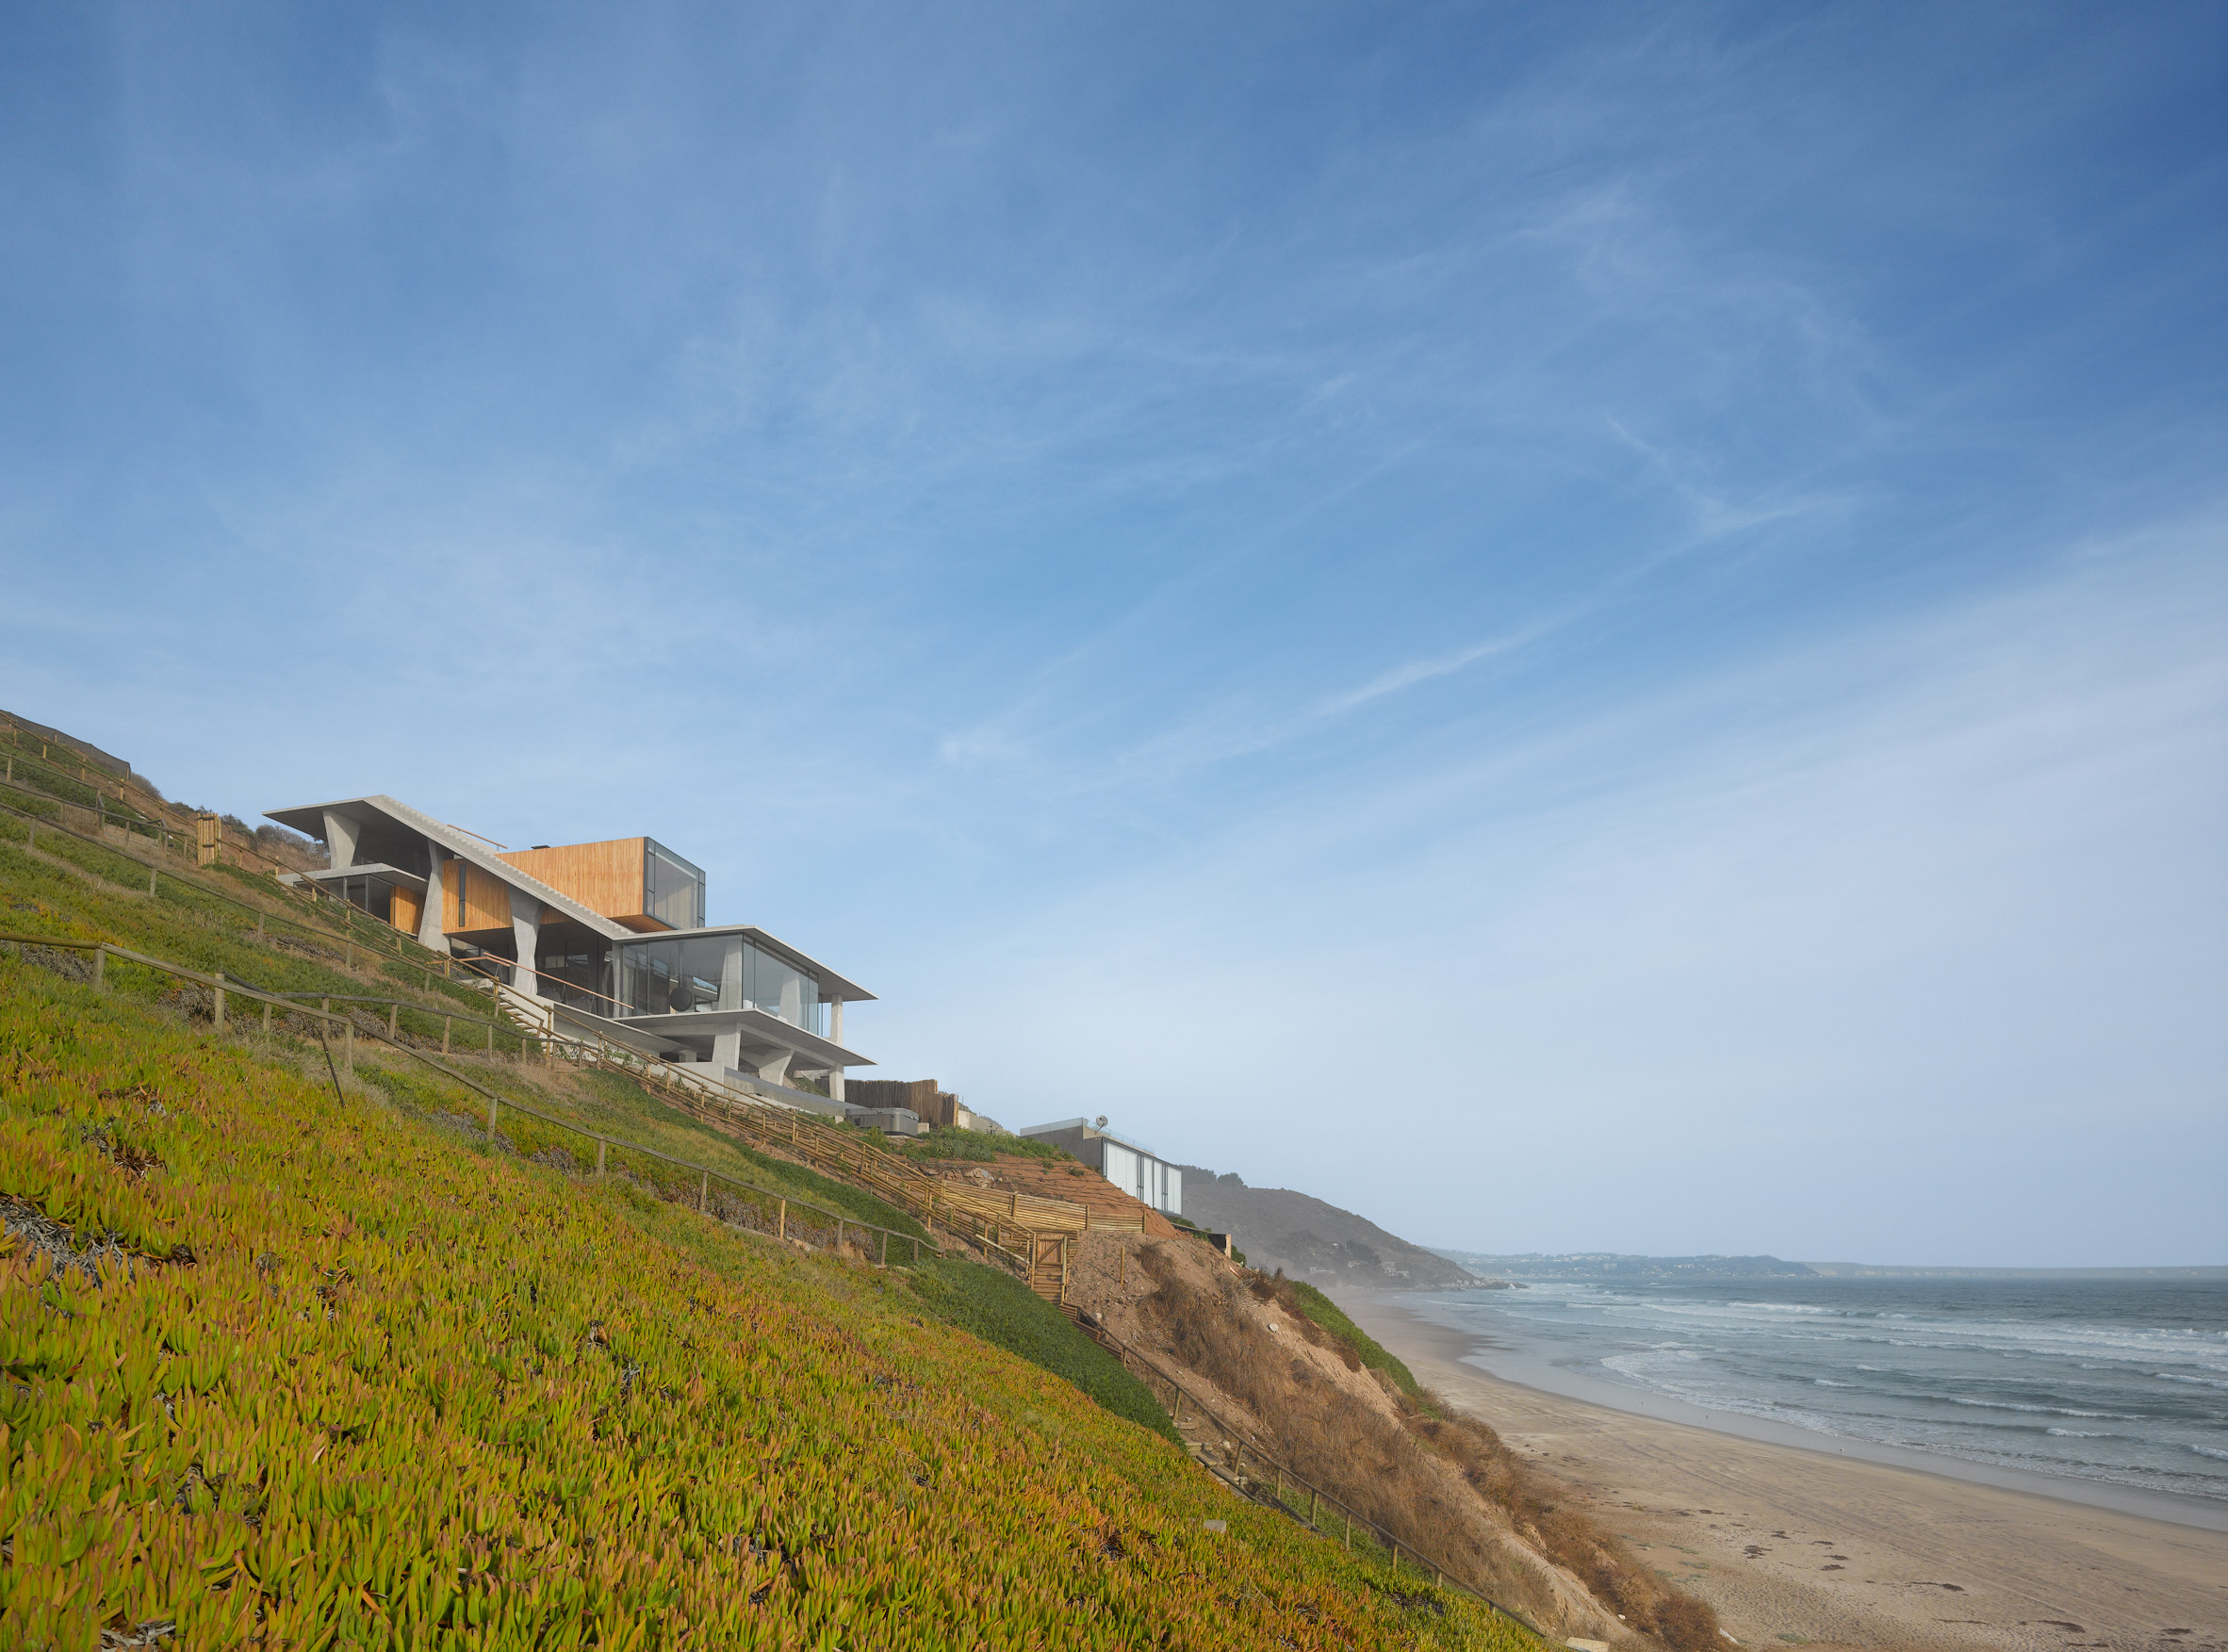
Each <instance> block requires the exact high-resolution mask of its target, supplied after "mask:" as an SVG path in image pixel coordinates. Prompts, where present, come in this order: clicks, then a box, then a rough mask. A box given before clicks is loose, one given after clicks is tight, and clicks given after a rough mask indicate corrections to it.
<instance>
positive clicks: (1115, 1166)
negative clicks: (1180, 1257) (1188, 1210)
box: [1020, 1119, 1184, 1216]
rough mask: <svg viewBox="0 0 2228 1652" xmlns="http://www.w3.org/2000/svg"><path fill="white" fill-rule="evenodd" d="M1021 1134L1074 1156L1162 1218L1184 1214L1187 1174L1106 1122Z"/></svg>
mask: <svg viewBox="0 0 2228 1652" xmlns="http://www.w3.org/2000/svg"><path fill="white" fill-rule="evenodd" d="M1020 1134H1022V1135H1023V1136H1025V1137H1029V1138H1030V1139H1031V1140H1033V1141H1048V1142H1050V1143H1051V1144H1052V1145H1053V1146H1055V1147H1057V1148H1060V1149H1062V1150H1064V1151H1065V1152H1067V1153H1073V1155H1074V1156H1075V1157H1077V1158H1079V1159H1081V1160H1082V1161H1083V1162H1084V1163H1085V1164H1087V1165H1089V1167H1090V1168H1091V1169H1094V1170H1096V1171H1098V1173H1099V1174H1100V1175H1102V1176H1104V1177H1106V1180H1107V1181H1109V1182H1111V1183H1113V1184H1114V1186H1117V1187H1119V1188H1121V1189H1122V1191H1123V1192H1124V1193H1127V1194H1128V1195H1129V1196H1130V1197H1131V1198H1133V1199H1137V1200H1139V1201H1141V1202H1144V1203H1146V1204H1149V1205H1151V1206H1152V1207H1153V1208H1154V1209H1155V1210H1157V1211H1159V1212H1160V1213H1161V1214H1162V1215H1163V1216H1182V1215H1183V1214H1184V1172H1183V1171H1182V1170H1180V1169H1177V1168H1176V1167H1175V1166H1174V1165H1171V1164H1170V1163H1169V1162H1168V1161H1167V1160H1166V1159H1164V1158H1162V1157H1161V1156H1160V1155H1159V1154H1158V1153H1155V1152H1154V1151H1153V1150H1152V1149H1151V1148H1149V1147H1142V1146H1140V1145H1139V1144H1138V1143H1137V1142H1134V1141H1131V1140H1129V1139H1127V1138H1126V1137H1120V1136H1117V1135H1115V1134H1114V1133H1113V1132H1112V1131H1110V1130H1108V1129H1107V1128H1106V1120H1104V1119H1101V1120H1098V1121H1097V1122H1096V1123H1093V1122H1092V1121H1091V1120H1089V1119H1061V1120H1057V1121H1056V1122H1054V1123H1051V1124H1032V1125H1030V1126H1029V1127H1028V1128H1027V1129H1026V1130H1024V1131H1022V1132H1021V1133H1020Z"/></svg>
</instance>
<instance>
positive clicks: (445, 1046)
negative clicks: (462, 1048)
mask: <svg viewBox="0 0 2228 1652" xmlns="http://www.w3.org/2000/svg"><path fill="white" fill-rule="evenodd" d="M455 1021H456V1017H454V1016H452V1015H445V1016H443V1017H442V1018H441V1054H442V1055H448V1054H449V1029H450V1027H451V1025H453V1024H454V1022H455Z"/></svg>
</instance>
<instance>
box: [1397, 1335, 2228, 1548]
mask: <svg viewBox="0 0 2228 1652" xmlns="http://www.w3.org/2000/svg"><path fill="white" fill-rule="evenodd" d="M1373 1294H1375V1295H1377V1296H1378V1297H1379V1298H1380V1299H1381V1300H1383V1301H1384V1304H1385V1305H1386V1306H1387V1307H1396V1308H1399V1309H1400V1310H1401V1312H1402V1313H1404V1314H1406V1315H1408V1316H1409V1317H1410V1318H1411V1319H1412V1320H1413V1321H1414V1323H1415V1327H1416V1332H1417V1334H1419V1335H1422V1336H1425V1337H1428V1338H1430V1339H1431V1340H1432V1341H1433V1352H1434V1353H1435V1354H1436V1355H1438V1357H1440V1358H1442V1359H1446V1360H1448V1361H1449V1362H1450V1363H1452V1364H1456V1365H1460V1366H1465V1367H1467V1368H1470V1369H1474V1370H1479V1371H1483V1372H1484V1373H1485V1374H1486V1375H1487V1376H1489V1377H1491V1378H1492V1379H1493V1380H1494V1381H1496V1382H1506V1383H1509V1384H1510V1385H1512V1386H1514V1387H1518V1388H1529V1389H1532V1391H1534V1392H1536V1393H1540V1394H1547V1395H1552V1396H1554V1397H1556V1398H1562V1399H1574V1400H1577V1401H1579V1402H1580V1403H1581V1404H1584V1405H1595V1406H1599V1407H1601V1408H1602V1409H1603V1410H1605V1411H1617V1412H1623V1413H1625V1414H1626V1415H1630V1416H1644V1417H1650V1418H1653V1419H1654V1420H1656V1421H1658V1422H1667V1423H1676V1424H1678V1425H1679V1427H1681V1428H1692V1429H1707V1430H1710V1431H1712V1432H1715V1433H1721V1434H1730V1435H1732V1436H1734V1437H1735V1438H1736V1439H1743V1440H1754V1441H1757V1442H1759V1443H1761V1444H1764V1445H1771V1446H1780V1447H1784V1448H1787V1449H1788V1450H1791V1451H1814V1452H1818V1453H1819V1454H1821V1455H1823V1456H1827V1457H1835V1458H1845V1459H1852V1460H1855V1461H1858V1462H1863V1463H1876V1464H1882V1465H1884V1466H1887V1467H1891V1468H1901V1469H1908V1470H1909V1472H1911V1473H1913V1474H1931V1475H1939V1476H1941V1477H1942V1478H1943V1479H1945V1480H1963V1481H1967V1482H1969V1483H1971V1484H1974V1485H1989V1486H1995V1487H1998V1488H2000V1489H2001V1490H2004V1491H2010V1492H2019V1493H2022V1494H2023V1495H2025V1496H2028V1497H2048V1498H2052V1499H2054V1500H2056V1501H2058V1502H2066V1503H2079V1504H2084V1505H2087V1506H2089V1507H2093V1508H2099V1509H2112V1510H2116V1511H2117V1512H2119V1513H2123V1514H2135V1515H2138V1516H2140V1517H2141V1518H2143V1519H2146V1520H2160V1521H2164V1522H2166V1523H2167V1524H2169V1525H2173V1526H2192V1527H2195V1528H2197V1529H2199V1530H2202V1531H2220V1532H2228V1502H2221V1501H2219V1500H2217V1499H2215V1498H2211V1497H2187V1496H2185V1495H2183V1494H2181V1493H2178V1492H2168V1491H2158V1490H2156V1489H2154V1488H2153V1487H2150V1486H2134V1485H2122V1484H2121V1483H2120V1482H2118V1481H2116V1480H2085V1479H2082V1478H2080V1477H2079V1476H2075V1475H2064V1474H2043V1473H2040V1471H2038V1470H2035V1469H2028V1468H2011V1467H2007V1466H2005V1465H2004V1464H1994V1463H1979V1462H1975V1461H1974V1460H1973V1459H1971V1458H1966V1457H1954V1456H1951V1455H1950V1454H1949V1453H1947V1452H1943V1451H1922V1450H1919V1449H1917V1448H1914V1447H1909V1446H1891V1445H1885V1444H1882V1443H1881V1442H1879V1441H1876V1440H1861V1439H1858V1438H1856V1437H1854V1436H1852V1435H1848V1434H1835V1433H1829V1432H1827V1431H1824V1430H1820V1429H1805V1428H1798V1427H1797V1426H1795V1425H1794V1424H1793V1423H1783V1422H1775V1421H1774V1420H1773V1419H1771V1418H1770V1417H1761V1416H1753V1415H1749V1414H1748V1413H1746V1412H1740V1411H1712V1410H1711V1409H1709V1408H1708V1407H1706V1406H1700V1405H1696V1404H1694V1403H1692V1402H1691V1401H1688V1400H1684V1399H1678V1398H1673V1397H1672V1396H1670V1395H1667V1394H1656V1393H1652V1392H1650V1391H1649V1390H1647V1389H1646V1388H1638V1387H1633V1386H1630V1385H1628V1384H1626V1383H1622V1382H1610V1381H1608V1380H1607V1379H1605V1378H1597V1377H1588V1376H1586V1375H1584V1374H1583V1373H1581V1372H1579V1371H1574V1370H1571V1369H1569V1368H1568V1367H1567V1366H1558V1365H1554V1364H1551V1363H1549V1362H1548V1361H1545V1360H1537V1359H1532V1358H1529V1357H1527V1356H1526V1355H1525V1354H1523V1353H1522V1352H1520V1351H1518V1350H1517V1349H1511V1348H1508V1347H1505V1346H1503V1345H1501V1344H1499V1343H1497V1342H1496V1341H1495V1340H1494V1339H1493V1338H1492V1337H1490V1336H1485V1335H1482V1334H1480V1333H1475V1332H1469V1331H1464V1330H1462V1329H1461V1328H1459V1327H1457V1326H1452V1325H1447V1324H1443V1323H1442V1322H1440V1321H1438V1320H1436V1319H1432V1318H1428V1317H1425V1316H1424V1314H1423V1313H1422V1312H1421V1311H1420V1310H1418V1309H1417V1308H1416V1307H1414V1306H1411V1305H1410V1303H1409V1301H1406V1300H1401V1299H1402V1297H1403V1296H1408V1295H1412V1296H1415V1297H1428V1296H1431V1295H1433V1294H1436V1293H1433V1292H1429V1291H1418V1292H1415V1293H1395V1292H1380V1293H1373ZM1379 1340H1380V1341H1383V1340H1384V1339H1383V1338H1382V1337H1381V1338H1379ZM1387 1346H1388V1347H1389V1346H1390V1345H1389V1344H1387Z"/></svg>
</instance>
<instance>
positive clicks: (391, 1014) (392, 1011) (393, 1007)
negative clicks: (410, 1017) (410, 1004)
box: [386, 1004, 402, 1039]
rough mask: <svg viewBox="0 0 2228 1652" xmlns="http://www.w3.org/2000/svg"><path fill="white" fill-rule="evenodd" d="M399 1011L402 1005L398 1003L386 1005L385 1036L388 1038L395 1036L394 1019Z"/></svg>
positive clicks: (398, 1014) (399, 1013)
mask: <svg viewBox="0 0 2228 1652" xmlns="http://www.w3.org/2000/svg"><path fill="white" fill-rule="evenodd" d="M401 1013H402V1006H401V1005H399V1004H390V1005H388V1006H386V1036H387V1037H388V1038H390V1039H392V1038H393V1037H394V1036H395V1019H396V1017H398V1016H400V1015H401Z"/></svg>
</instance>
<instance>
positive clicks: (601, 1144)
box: [596, 1136, 611, 1182]
mask: <svg viewBox="0 0 2228 1652" xmlns="http://www.w3.org/2000/svg"><path fill="white" fill-rule="evenodd" d="M610 1145H611V1143H610V1142H608V1141H606V1140H605V1139H604V1138H603V1137H600V1136H598V1137H597V1138H596V1179H597V1180H598V1182H600V1181H602V1180H603V1150H604V1149H605V1148H607V1147H609V1146H610Z"/></svg>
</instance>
